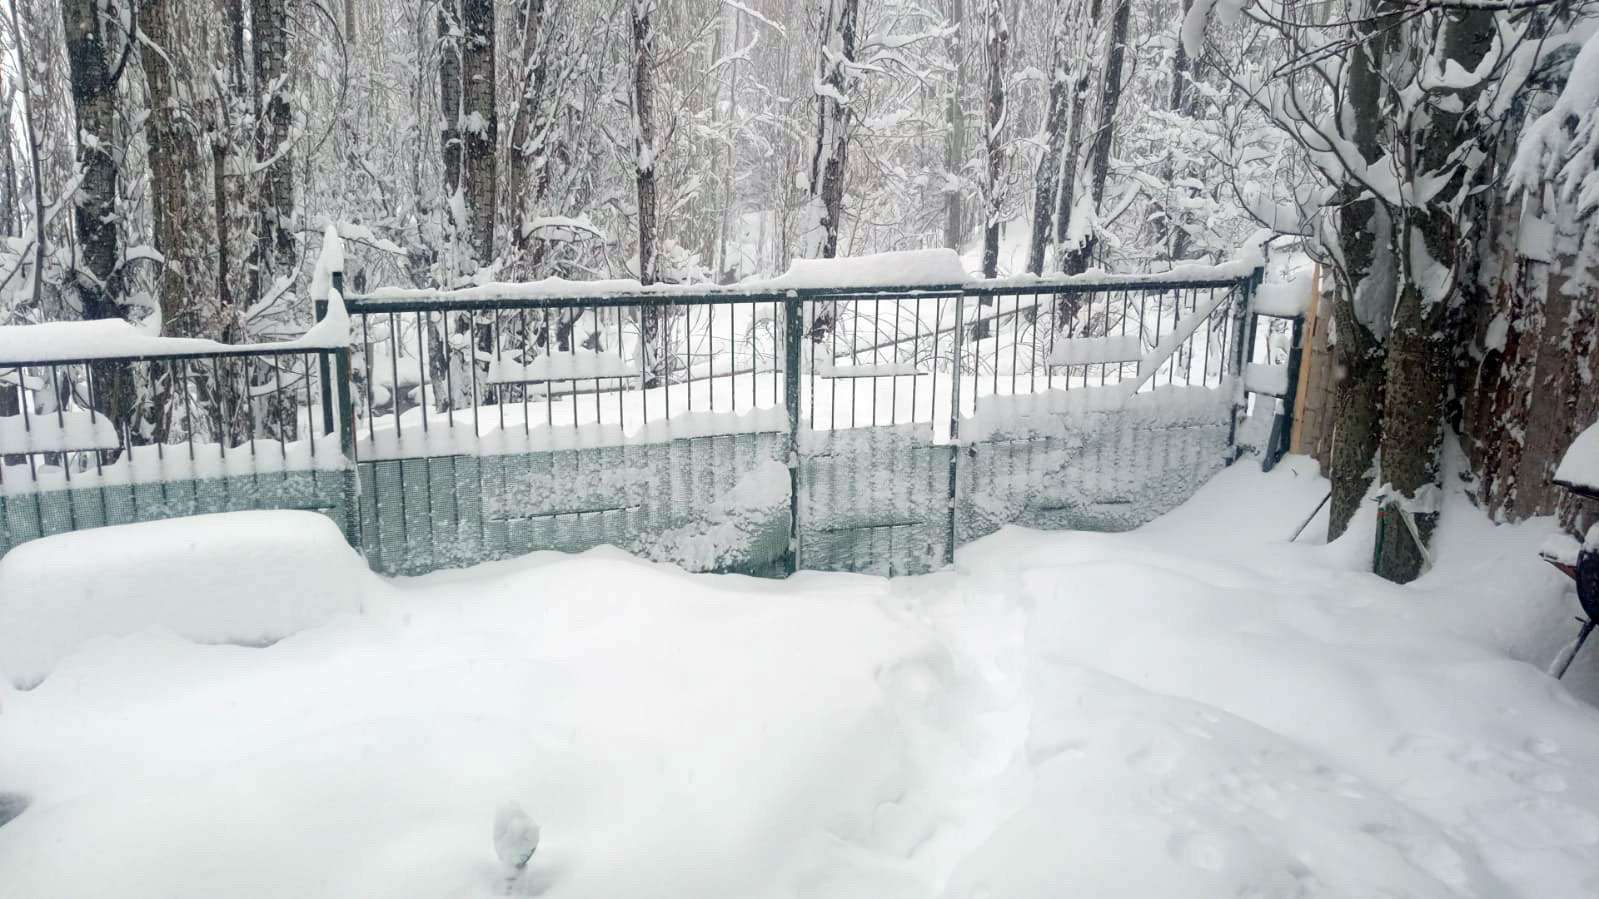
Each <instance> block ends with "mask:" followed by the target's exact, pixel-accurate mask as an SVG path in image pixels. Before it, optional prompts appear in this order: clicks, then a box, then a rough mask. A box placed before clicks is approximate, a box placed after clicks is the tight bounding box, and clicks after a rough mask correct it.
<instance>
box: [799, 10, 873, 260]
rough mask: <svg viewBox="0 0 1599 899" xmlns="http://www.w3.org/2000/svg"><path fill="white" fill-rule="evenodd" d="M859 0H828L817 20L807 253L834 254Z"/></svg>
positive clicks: (840, 212)
mask: <svg viewBox="0 0 1599 899" xmlns="http://www.w3.org/2000/svg"><path fill="white" fill-rule="evenodd" d="M859 11H860V0H828V4H827V12H826V15H824V17H823V20H822V28H821V31H820V39H821V42H822V51H823V52H822V53H821V54H819V58H818V62H817V69H818V77H817V84H818V89H817V92H816V147H815V152H814V153H813V155H812V157H811V172H810V213H809V215H810V218H811V221H809V222H807V223H806V225H807V226H808V227H810V228H811V229H813V232H812V234H811V240H809V241H807V243H808V244H809V245H810V252H807V253H806V255H807V256H811V257H816V256H820V257H823V258H827V259H831V258H833V257H834V256H837V255H838V232H839V227H840V226H841V225H842V223H843V218H844V177H845V174H846V173H847V172H848V163H849V119H850V110H849V106H848V105H847V103H848V99H849V97H850V83H851V81H852V80H853V78H852V76H851V75H850V72H849V70H848V68H847V65H848V63H850V62H853V61H854V59H855V27H856V19H857V16H858V14H859Z"/></svg>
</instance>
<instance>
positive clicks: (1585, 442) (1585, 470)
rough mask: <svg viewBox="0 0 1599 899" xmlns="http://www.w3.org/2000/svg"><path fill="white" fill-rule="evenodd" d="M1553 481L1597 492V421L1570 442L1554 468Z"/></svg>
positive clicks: (1598, 485) (1598, 443)
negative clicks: (1557, 465)
mask: <svg viewBox="0 0 1599 899" xmlns="http://www.w3.org/2000/svg"><path fill="white" fill-rule="evenodd" d="M1554 480H1555V483H1557V484H1561V485H1563V486H1569V487H1573V488H1577V489H1580V490H1583V491H1585V492H1588V493H1594V492H1599V422H1596V423H1594V424H1591V425H1589V426H1588V427H1587V429H1586V430H1584V431H1583V432H1582V433H1581V434H1578V435H1577V439H1576V440H1573V441H1572V442H1571V446H1570V447H1569V448H1568V449H1567V450H1566V454H1565V455H1564V456H1563V457H1561V459H1560V467H1559V468H1556V469H1555V478H1554Z"/></svg>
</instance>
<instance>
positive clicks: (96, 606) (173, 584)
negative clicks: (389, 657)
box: [0, 511, 374, 686]
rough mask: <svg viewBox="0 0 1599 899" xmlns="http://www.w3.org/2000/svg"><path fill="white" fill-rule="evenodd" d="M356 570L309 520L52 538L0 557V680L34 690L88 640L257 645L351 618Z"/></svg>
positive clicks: (318, 518) (210, 522)
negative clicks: (141, 637)
mask: <svg viewBox="0 0 1599 899" xmlns="http://www.w3.org/2000/svg"><path fill="white" fill-rule="evenodd" d="M373 577H374V576H373V575H372V574H371V573H370V572H369V571H368V570H367V568H366V564H365V562H364V561H363V560H362V559H361V557H360V556H359V555H357V554H356V552H355V551H354V550H352V549H351V548H350V546H349V544H347V543H346V542H345V540H344V535H343V534H342V533H341V532H340V531H339V529H338V527H337V526H336V525H334V523H333V522H332V521H330V520H329V519H328V518H327V517H326V516H323V515H318V514H317V513H315V512H296V511H258V512H224V513H220V514H216V515H198V516H193V517H189V518H174V519H169V520H166V521H152V522H144V523H140V524H127V525H118V526H115V527H106V528H95V529H92V530H85V531H75V532H73V533H68V534H59V535H56V536H53V537H45V538H43V539H41V540H34V541H31V542H28V543H24V544H22V545H21V546H19V547H17V548H16V549H13V550H12V551H11V552H10V553H8V554H6V556H5V557H4V558H0V674H4V675H5V676H6V677H7V678H8V679H9V680H10V681H11V682H12V683H13V684H16V685H19V686H25V685H32V684H35V683H37V682H38V681H40V680H41V679H43V678H44V677H45V676H46V675H47V674H49V672H50V670H51V669H52V668H53V667H54V666H55V664H56V663H57V662H58V661H59V660H60V659H62V658H63V657H65V656H67V655H69V654H71V653H72V652H73V651H74V650H76V649H77V648H78V647H79V646H80V645H82V644H83V643H85V642H86V641H89V640H91V639H93V638H95V637H109V636H120V635H124V634H130V633H135V632H138V631H142V630H146V629H149V628H161V629H166V630H169V631H172V632H173V633H175V634H177V635H178V636H180V637H185V638H187V639H190V640H194V641H197V642H201V643H237V644H244V645H252V646H260V645H264V644H268V643H272V642H275V641H277V640H281V639H283V638H284V637H286V636H288V635H290V634H293V633H295V632H296V631H300V630H304V629H305V628H309V627H314V626H316V625H318V624H321V623H323V622H326V621H327V620H329V619H330V618H332V617H333V616H335V615H338V614H341V613H345V612H357V611H359V610H360V609H361V606H362V599H363V596H364V595H365V594H366V592H367V590H368V588H369V585H370V584H371V583H372V582H373Z"/></svg>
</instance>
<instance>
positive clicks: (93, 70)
mask: <svg viewBox="0 0 1599 899" xmlns="http://www.w3.org/2000/svg"><path fill="white" fill-rule="evenodd" d="M99 7H100V3H99V2H98V0H63V2H62V4H61V17H62V24H63V25H64V26H65V29H66V39H67V61H68V64H69V65H70V66H71V70H72V105H73V109H74V111H75V112H76V114H77V122H78V143H77V148H78V152H77V160H78V169H79V171H80V172H81V174H82V176H83V181H82V183H81V184H80V186H79V188H78V192H77V194H76V195H75V196H74V198H73V222H74V227H75V234H76V237H77V241H78V248H77V249H78V254H77V261H78V265H80V266H81V268H79V269H78V271H77V273H76V277H75V278H74V282H75V286H76V287H77V293H78V300H79V302H80V303H81V304H82V314H83V317H84V318H86V319H97V318H115V317H117V316H118V315H119V314H120V312H121V309H120V307H119V306H118V304H117V302H116V299H115V296H116V293H117V290H116V285H114V284H112V283H111V282H112V277H113V275H114V274H115V273H116V268H117V263H118V261H119V260H120V252H121V248H120V245H119V241H118V234H117V222H118V219H117V204H116V201H117V163H116V155H115V153H114V151H113V148H114V147H115V145H116V144H115V136H114V134H113V131H112V129H113V126H114V119H115V116H116V84H115V82H113V81H112V78H111V62H110V60H108V59H107V52H108V48H109V47H110V46H114V45H117V44H116V42H114V41H108V40H107V39H106V38H107V36H106V34H105V33H104V32H105V30H106V22H105V20H104V19H103V18H102V17H101V15H100V9H99Z"/></svg>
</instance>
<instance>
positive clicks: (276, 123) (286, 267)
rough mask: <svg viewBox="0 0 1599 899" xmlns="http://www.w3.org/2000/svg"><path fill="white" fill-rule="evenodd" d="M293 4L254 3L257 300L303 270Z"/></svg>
mask: <svg viewBox="0 0 1599 899" xmlns="http://www.w3.org/2000/svg"><path fill="white" fill-rule="evenodd" d="M289 27H290V21H289V10H288V0H251V3H250V40H251V51H252V60H253V63H254V75H255V115H256V137H255V161H256V165H258V166H260V167H261V168H262V169H263V171H262V172H261V180H260V182H259V184H258V186H257V187H256V190H257V200H256V202H257V204H258V205H257V225H256V234H255V239H256V246H255V258H254V265H253V266H252V281H253V289H252V291H251V294H252V300H254V301H259V300H260V299H262V298H263V297H264V296H265V295H266V294H267V293H268V292H270V291H271V290H272V289H273V286H274V284H275V283H276V282H278V281H280V280H283V279H287V278H293V277H294V274H295V270H296V268H297V267H298V262H299V259H298V252H297V248H296V246H295V241H294V229H295V202H294V153H293V145H292V136H291V134H290V128H291V127H292V125H293V122H292V111H291V109H290V108H289V80H290V78H289Z"/></svg>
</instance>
